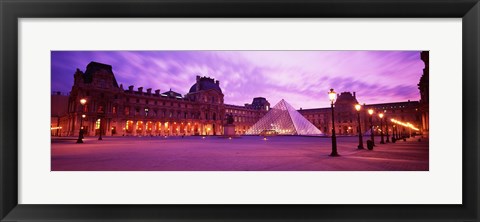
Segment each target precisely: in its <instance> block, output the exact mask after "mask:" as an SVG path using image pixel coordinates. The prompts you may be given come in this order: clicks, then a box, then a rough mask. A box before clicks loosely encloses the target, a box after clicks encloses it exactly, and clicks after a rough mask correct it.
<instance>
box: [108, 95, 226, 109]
mask: <svg viewBox="0 0 480 222" xmlns="http://www.w3.org/2000/svg"><path fill="white" fill-rule="evenodd" d="M162 95H163V94H162ZM163 96H164V97H167V95H163ZM115 97H116V96H115ZM196 98H197V97H196V96H193V99H192V100H191V101H196ZM115 99H117V98H115ZM126 101H127V102H131V101H130V98H127V99H126ZM203 101H204V102H209V99H208V97H206V96H205V97H204V99H203ZM215 101H216V102H215ZM135 102H136V103H141V104H155V105H157V104H158V101H157V100H154V101H153V103H151V101H150V100H148V99H145V100H144V99H138V98H137V99H136V100H135ZM210 102H211V103H219V104H220V103H222V100H221V99H215V97H213V96H212V97H211V98H210ZM162 104H163V105H164V106H165V105H166V104H167V103H166V102H165V101H162ZM170 105H171V106H173V102H170ZM178 105H179V106H180V105H181V103H179V104H178Z"/></svg>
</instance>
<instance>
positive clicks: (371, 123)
mask: <svg viewBox="0 0 480 222" xmlns="http://www.w3.org/2000/svg"><path fill="white" fill-rule="evenodd" d="M368 114H370V137H371V140H372V145H373V146H375V137H374V136H375V135H374V133H375V132H374V130H373V121H372V116H373V109H369V110H368Z"/></svg>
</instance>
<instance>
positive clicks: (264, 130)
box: [245, 99, 322, 135]
mask: <svg viewBox="0 0 480 222" xmlns="http://www.w3.org/2000/svg"><path fill="white" fill-rule="evenodd" d="M245 134H247V135H260V134H278V135H322V132H321V131H320V130H319V129H318V128H317V127H315V126H314V125H313V124H312V123H310V121H308V120H307V119H305V117H303V116H302V114H300V113H299V112H298V111H297V110H295V108H293V107H292V106H291V105H290V104H288V103H287V102H286V101H285V100H283V99H282V100H281V101H280V102H278V103H277V105H275V106H274V107H272V108H271V109H270V111H268V113H267V114H265V116H263V117H262V118H261V119H260V120H258V122H256V123H255V124H254V125H253V126H252V127H250V129H248V130H247V132H245Z"/></svg>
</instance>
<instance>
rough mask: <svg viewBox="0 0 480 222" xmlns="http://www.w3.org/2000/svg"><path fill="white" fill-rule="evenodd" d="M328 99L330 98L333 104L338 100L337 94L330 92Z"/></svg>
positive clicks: (331, 90)
mask: <svg viewBox="0 0 480 222" xmlns="http://www.w3.org/2000/svg"><path fill="white" fill-rule="evenodd" d="M328 97H329V98H330V102H332V103H333V102H334V101H335V99H336V98H337V93H336V92H335V91H333V89H330V92H328Z"/></svg>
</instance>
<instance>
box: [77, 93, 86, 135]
mask: <svg viewBox="0 0 480 222" xmlns="http://www.w3.org/2000/svg"><path fill="white" fill-rule="evenodd" d="M86 103H87V99H84V98H82V99H80V104H81V105H82V116H81V117H82V118H80V127H79V128H80V130H79V131H78V139H77V143H83V118H85V117H84V116H85V114H83V109H84V105H85V104H86Z"/></svg>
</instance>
